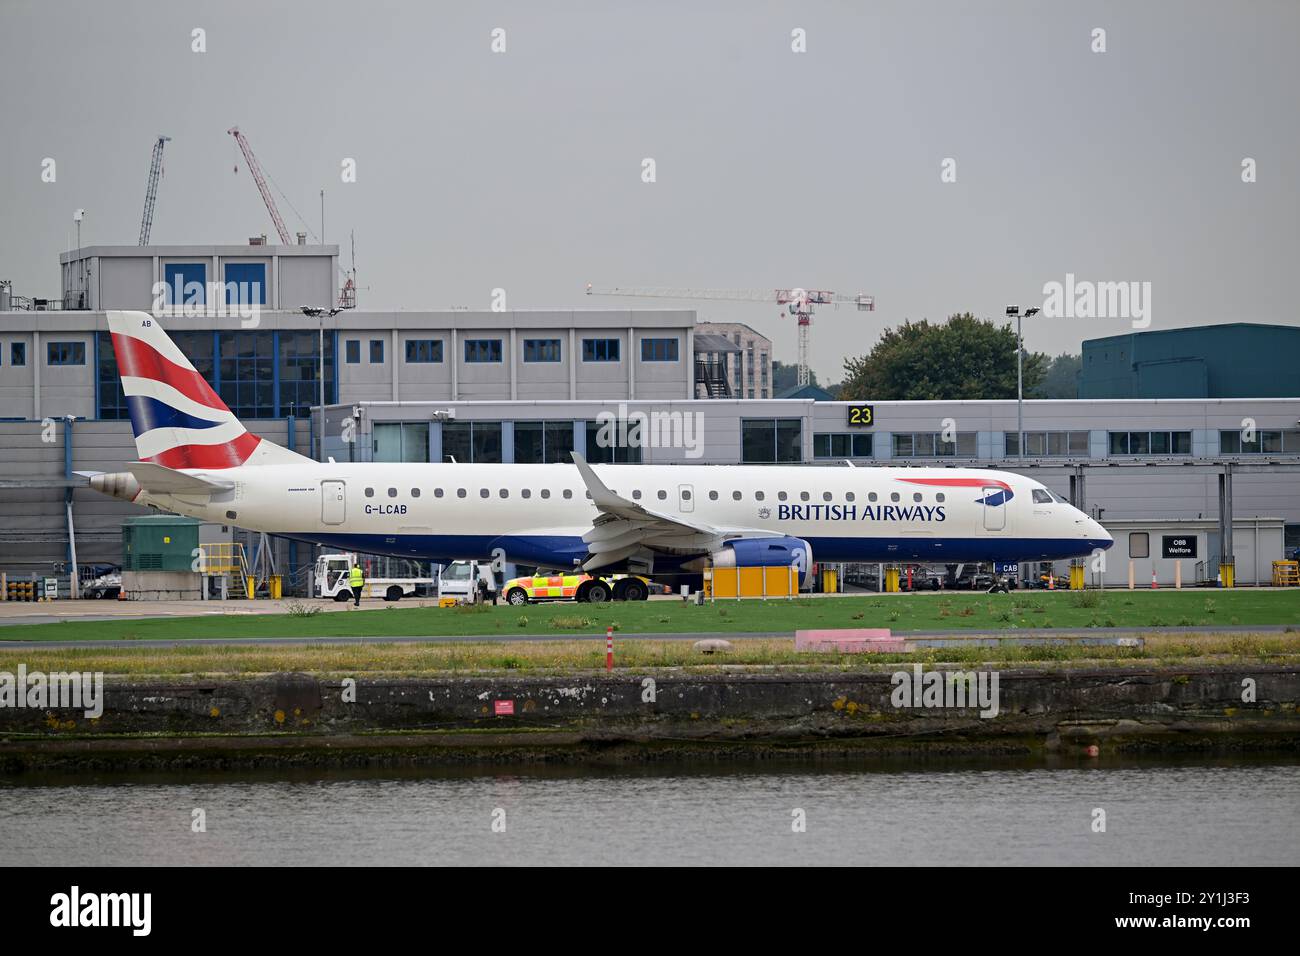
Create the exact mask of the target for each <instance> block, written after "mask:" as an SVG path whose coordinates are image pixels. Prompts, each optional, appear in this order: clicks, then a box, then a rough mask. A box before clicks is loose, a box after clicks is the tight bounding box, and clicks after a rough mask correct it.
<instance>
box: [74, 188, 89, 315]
mask: <svg viewBox="0 0 1300 956" xmlns="http://www.w3.org/2000/svg"><path fill="white" fill-rule="evenodd" d="M85 218H86V210H84V209H78V210H77V211H76V212H74V213H73V214H72V221H73V222H75V223H76V224H77V292H78V293H79V294H80V296H81V299H80V301H78V303H77V308H79V309H80V308H81V307H82V306H83V305H85V301H86V260H85V259H83V258H82V257H81V220H83V219H85Z"/></svg>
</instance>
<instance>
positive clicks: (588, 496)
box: [583, 491, 591, 501]
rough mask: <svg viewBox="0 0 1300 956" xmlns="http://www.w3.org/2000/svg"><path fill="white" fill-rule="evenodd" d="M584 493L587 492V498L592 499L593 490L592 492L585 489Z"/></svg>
mask: <svg viewBox="0 0 1300 956" xmlns="http://www.w3.org/2000/svg"><path fill="white" fill-rule="evenodd" d="M583 494H585V495H586V496H587V500H588V501H590V500H591V492H590V491H584V492H583Z"/></svg>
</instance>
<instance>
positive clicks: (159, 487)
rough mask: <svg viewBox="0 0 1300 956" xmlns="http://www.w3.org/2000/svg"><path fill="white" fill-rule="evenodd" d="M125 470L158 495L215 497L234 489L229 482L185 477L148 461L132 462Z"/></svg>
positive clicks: (146, 488) (146, 489)
mask: <svg viewBox="0 0 1300 956" xmlns="http://www.w3.org/2000/svg"><path fill="white" fill-rule="evenodd" d="M126 470H127V471H129V472H130V473H131V474H132V475H134V476H135V480H136V481H138V482H139V483H140V487H141V488H143V489H144V490H145V491H152V492H153V493H154V494H158V495H215V494H218V493H219V492H222V491H229V490H230V489H231V488H233V487H235V485H234V482H231V481H214V480H213V479H211V478H200V477H199V476H198V475H187V474H185V472H183V471H177V470H176V469H175V468H168V467H167V466H166V465H158V464H155V463H154V462H150V461H133V462H131V463H130V464H128V465H127V466H126Z"/></svg>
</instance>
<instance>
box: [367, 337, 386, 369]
mask: <svg viewBox="0 0 1300 956" xmlns="http://www.w3.org/2000/svg"><path fill="white" fill-rule="evenodd" d="M370 364H371V365H383V364H384V340H383V339H371V340H370Z"/></svg>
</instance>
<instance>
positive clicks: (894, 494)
mask: <svg viewBox="0 0 1300 956" xmlns="http://www.w3.org/2000/svg"><path fill="white" fill-rule="evenodd" d="M889 500H890V501H897V500H898V492H897V491H895V492H892V493H891V494H890V496H889Z"/></svg>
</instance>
